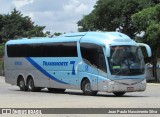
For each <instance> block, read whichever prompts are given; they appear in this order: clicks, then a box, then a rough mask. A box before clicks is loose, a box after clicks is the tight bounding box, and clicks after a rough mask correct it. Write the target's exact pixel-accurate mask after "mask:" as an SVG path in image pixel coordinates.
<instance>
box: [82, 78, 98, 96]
mask: <svg viewBox="0 0 160 117" xmlns="http://www.w3.org/2000/svg"><path fill="white" fill-rule="evenodd" d="M82 91H83V94H84V95H92V96H93V95H96V94H97V92H98V91H92V89H91V83H90V82H89V80H84V81H83V82H82Z"/></svg>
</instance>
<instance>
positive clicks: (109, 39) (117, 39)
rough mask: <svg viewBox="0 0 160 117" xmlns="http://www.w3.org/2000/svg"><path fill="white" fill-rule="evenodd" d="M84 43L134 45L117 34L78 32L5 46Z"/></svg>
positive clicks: (126, 37)
mask: <svg viewBox="0 0 160 117" xmlns="http://www.w3.org/2000/svg"><path fill="white" fill-rule="evenodd" d="M73 41H79V42H86V43H96V44H103V45H104V44H112V43H122V42H123V43H128V42H131V43H132V44H133V43H135V42H134V41H133V40H132V39H131V38H130V37H128V36H127V35H125V34H123V33H119V32H79V33H68V34H63V35H61V36H57V37H52V38H49V37H34V38H31V39H28V38H22V39H17V40H10V41H8V42H7V43H6V44H29V43H52V42H53V43H54V42H73Z"/></svg>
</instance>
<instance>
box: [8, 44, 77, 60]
mask: <svg viewBox="0 0 160 117" xmlns="http://www.w3.org/2000/svg"><path fill="white" fill-rule="evenodd" d="M7 53H8V57H77V56H78V54H77V44H76V42H66V43H49V44H48V43H47V44H15V45H7Z"/></svg>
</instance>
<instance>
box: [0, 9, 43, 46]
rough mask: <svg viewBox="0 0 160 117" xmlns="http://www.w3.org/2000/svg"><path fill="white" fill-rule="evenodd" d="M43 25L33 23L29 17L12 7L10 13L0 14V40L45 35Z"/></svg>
mask: <svg viewBox="0 0 160 117" xmlns="http://www.w3.org/2000/svg"><path fill="white" fill-rule="evenodd" d="M44 28H45V26H38V25H34V22H32V21H31V18H30V17H28V16H23V14H21V12H20V11H17V10H16V9H13V11H11V13H10V14H4V15H0V42H1V43H2V42H3V41H7V40H9V39H16V38H22V37H35V36H36V37H40V36H45V34H44V33H43V29H44Z"/></svg>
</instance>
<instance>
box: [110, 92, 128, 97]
mask: <svg viewBox="0 0 160 117" xmlns="http://www.w3.org/2000/svg"><path fill="white" fill-rule="evenodd" d="M125 93H126V92H113V94H114V95H115V96H117V97H120V96H123V95H124V94H125Z"/></svg>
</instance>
